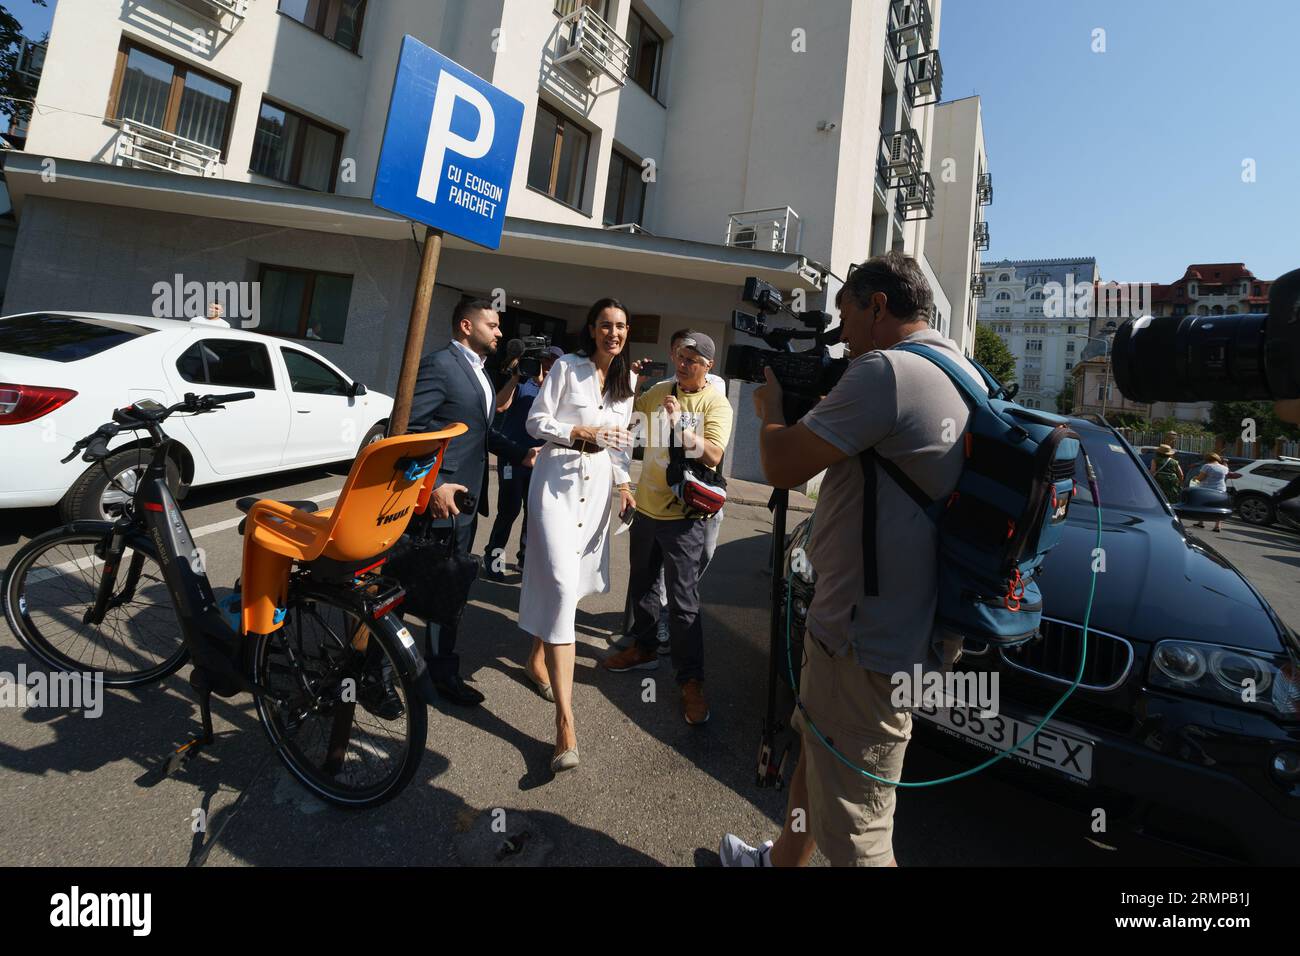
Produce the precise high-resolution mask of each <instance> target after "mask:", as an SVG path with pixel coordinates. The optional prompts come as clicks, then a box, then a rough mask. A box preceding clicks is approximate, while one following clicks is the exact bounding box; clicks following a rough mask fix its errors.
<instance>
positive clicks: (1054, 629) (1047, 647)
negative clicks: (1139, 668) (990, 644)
mask: <svg viewBox="0 0 1300 956" xmlns="http://www.w3.org/2000/svg"><path fill="white" fill-rule="evenodd" d="M1039 635H1040V637H1039V638H1038V639H1037V640H1033V641H1030V642H1029V643H1027V644H1021V645H1020V646H1019V647H1012V648H1006V649H1004V650H1003V651H1002V652H1001V653H1002V659H1003V660H1004V661H1005V662H1006V663H1007V664H1009V665H1010V666H1011V667H1012V668H1018V669H1020V670H1024V671H1028V672H1029V673H1031V674H1036V675H1038V676H1039V677H1045V678H1047V679H1048V680H1050V681H1054V682H1056V683H1064V684H1072V683H1074V678H1075V677H1076V676H1077V675H1078V673H1079V650H1080V644H1081V642H1082V638H1083V628H1081V627H1078V626H1077V625H1074V624H1067V623H1065V622H1063V621H1056V620H1052V619H1050V618H1046V617H1045V618H1043V622H1042V626H1041V627H1040V628H1039ZM1132 669H1133V645H1132V644H1130V643H1129V642H1128V641H1126V640H1124V638H1122V637H1116V636H1115V635H1113V634H1105V633H1103V632H1101V631H1098V630H1096V629H1094V628H1091V627H1090V628H1088V654H1087V657H1086V659H1085V660H1084V665H1083V680H1082V682H1081V683H1080V685H1079V686H1080V687H1082V688H1087V689H1088V690H1097V691H1108V690H1114V689H1115V688H1117V687H1119V686H1120V685H1121V684H1123V683H1124V681H1125V680H1126V679H1127V678H1128V675H1129V672H1130V671H1131V670H1132Z"/></svg>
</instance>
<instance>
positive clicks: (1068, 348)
mask: <svg viewBox="0 0 1300 956" xmlns="http://www.w3.org/2000/svg"><path fill="white" fill-rule="evenodd" d="M1065 350H1066V351H1067V352H1073V351H1074V343H1073V342H1066V343H1065Z"/></svg>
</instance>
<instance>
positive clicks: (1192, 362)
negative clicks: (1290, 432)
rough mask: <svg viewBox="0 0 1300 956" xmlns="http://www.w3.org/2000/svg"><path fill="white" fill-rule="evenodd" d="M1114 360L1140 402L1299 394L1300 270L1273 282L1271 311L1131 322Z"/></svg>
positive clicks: (1122, 384)
mask: <svg viewBox="0 0 1300 956" xmlns="http://www.w3.org/2000/svg"><path fill="white" fill-rule="evenodd" d="M1111 357H1112V361H1113V366H1114V369H1115V382H1116V384H1117V385H1119V390H1120V391H1121V392H1122V393H1123V394H1124V396H1125V397H1126V398H1128V399H1131V400H1132V401H1135V402H1146V403H1149V402H1205V401H1216V400H1232V401H1278V400H1280V399H1287V398H1300V269H1296V270H1294V271H1292V272H1288V273H1287V274H1286V275H1284V276H1282V278H1280V279H1278V280H1277V281H1276V282H1274V283H1273V288H1272V290H1271V292H1270V293H1269V299H1268V313H1267V314H1254V313H1252V314H1246V315H1212V316H1211V315H1187V316H1161V317H1158V318H1153V317H1152V316H1149V315H1147V316H1143V317H1142V318H1140V319H1129V320H1128V321H1127V322H1125V323H1124V324H1123V325H1122V326H1120V329H1119V331H1118V332H1117V333H1115V344H1114V346H1113V348H1112V350H1111Z"/></svg>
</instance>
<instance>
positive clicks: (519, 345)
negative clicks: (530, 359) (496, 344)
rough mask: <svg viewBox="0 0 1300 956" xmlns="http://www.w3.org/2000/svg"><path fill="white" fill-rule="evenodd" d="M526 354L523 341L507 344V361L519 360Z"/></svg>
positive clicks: (518, 340) (511, 341)
mask: <svg viewBox="0 0 1300 956" xmlns="http://www.w3.org/2000/svg"><path fill="white" fill-rule="evenodd" d="M523 354H524V342H523V339H511V340H510V341H509V342H507V343H506V360H507V361H509V360H512V359H517V358H519V356H521V355H523Z"/></svg>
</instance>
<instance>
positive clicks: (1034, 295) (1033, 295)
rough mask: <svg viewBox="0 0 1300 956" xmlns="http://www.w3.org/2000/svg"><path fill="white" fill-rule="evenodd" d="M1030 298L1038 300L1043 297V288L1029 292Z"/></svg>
mask: <svg viewBox="0 0 1300 956" xmlns="http://www.w3.org/2000/svg"><path fill="white" fill-rule="evenodd" d="M1029 298H1030V300H1031V301H1038V300H1039V299H1041V298H1043V293H1042V290H1040V289H1035V290H1034V291H1033V292H1031V293H1029Z"/></svg>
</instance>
